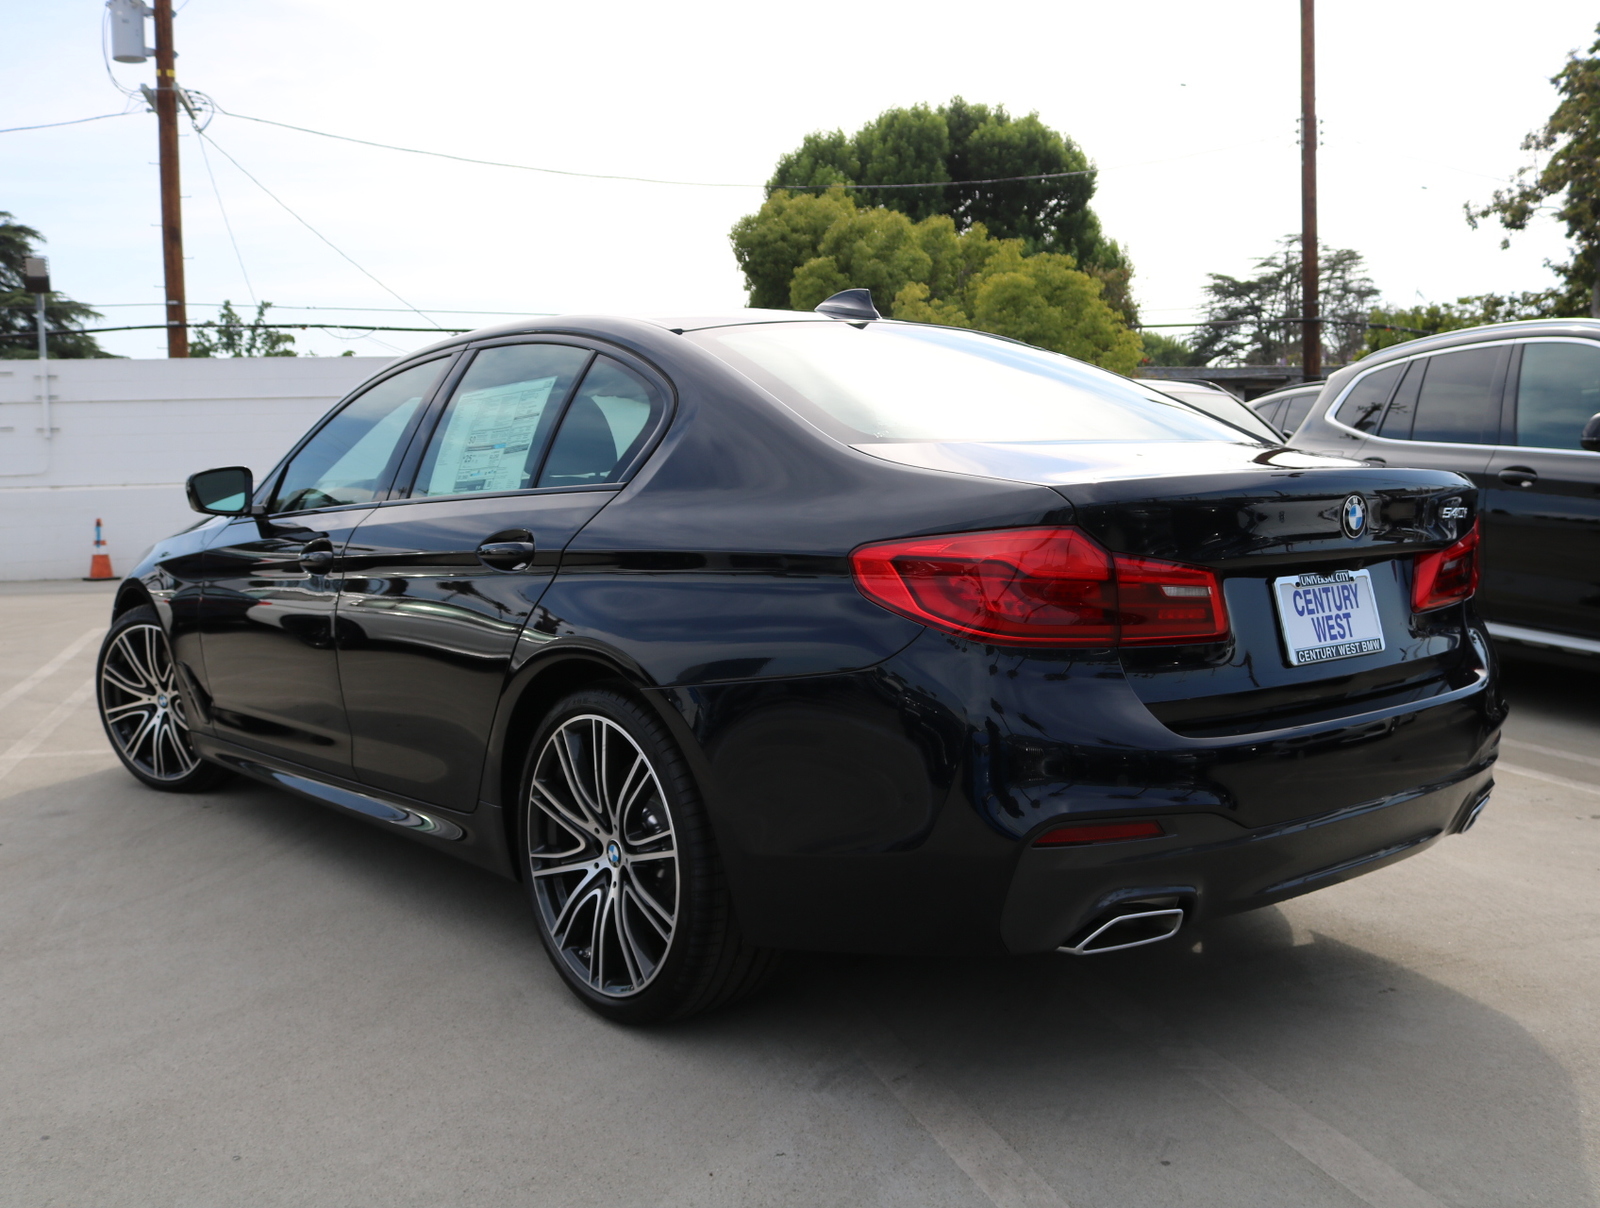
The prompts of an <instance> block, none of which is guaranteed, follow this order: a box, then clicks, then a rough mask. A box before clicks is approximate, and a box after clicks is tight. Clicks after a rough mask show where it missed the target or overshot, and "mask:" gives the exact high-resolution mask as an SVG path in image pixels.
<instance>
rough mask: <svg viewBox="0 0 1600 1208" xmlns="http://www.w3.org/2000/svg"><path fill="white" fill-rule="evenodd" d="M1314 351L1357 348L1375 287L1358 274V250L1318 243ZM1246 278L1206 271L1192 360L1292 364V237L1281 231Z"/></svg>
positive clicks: (1296, 282) (1295, 269)
mask: <svg viewBox="0 0 1600 1208" xmlns="http://www.w3.org/2000/svg"><path fill="white" fill-rule="evenodd" d="M1318 259H1319V267H1318V280H1319V281H1320V282H1321V287H1322V319H1323V323H1322V358H1323V361H1324V363H1325V364H1328V365H1343V364H1345V363H1346V362H1348V361H1349V360H1351V359H1352V358H1353V357H1354V356H1355V355H1356V354H1357V353H1358V352H1359V351H1360V350H1361V349H1362V347H1363V344H1364V340H1365V335H1366V324H1367V312H1368V311H1369V310H1371V309H1372V304H1373V301H1374V299H1376V298H1377V296H1378V287H1377V286H1376V285H1374V284H1373V283H1372V280H1371V279H1370V278H1369V277H1368V276H1367V275H1366V265H1365V263H1364V261H1363V260H1362V257H1361V253H1360V252H1357V251H1353V250H1352V249H1350V248H1322V249H1320V256H1319V257H1318ZM1256 269H1257V272H1256V275H1255V276H1254V277H1248V278H1239V277H1229V276H1227V275H1225V274H1223V273H1212V274H1211V280H1210V282H1209V283H1208V284H1207V285H1206V286H1205V291H1204V292H1205V294H1206V301H1205V316H1206V320H1207V326H1204V327H1202V328H1201V329H1200V331H1199V334H1198V335H1197V336H1196V337H1195V340H1194V363H1195V364H1197V365H1208V364H1210V363H1211V362H1213V361H1233V362H1236V363H1239V364H1244V365H1298V364H1299V363H1300V324H1299V323H1297V322H1293V321H1292V320H1295V319H1299V318H1301V317H1302V316H1301V313H1300V312H1301V310H1302V309H1303V306H1302V296H1301V282H1300V236H1298V235H1285V236H1284V237H1283V238H1282V239H1281V240H1279V241H1278V250H1277V251H1275V252H1273V253H1272V254H1271V255H1270V256H1265V257H1263V258H1262V259H1260V260H1258V261H1256Z"/></svg>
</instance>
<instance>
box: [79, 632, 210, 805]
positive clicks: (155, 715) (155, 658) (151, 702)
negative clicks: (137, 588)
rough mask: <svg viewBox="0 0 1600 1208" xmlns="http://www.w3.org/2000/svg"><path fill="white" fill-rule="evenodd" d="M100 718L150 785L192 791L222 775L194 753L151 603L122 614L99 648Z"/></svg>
mask: <svg viewBox="0 0 1600 1208" xmlns="http://www.w3.org/2000/svg"><path fill="white" fill-rule="evenodd" d="M97 680H98V683H97V687H98V694H97V695H98V697H99V704H100V720H101V722H102V723H103V724H104V725H105V729H106V734H107V736H108V737H109V738H110V739H111V746H112V748H113V749H114V750H115V751H116V753H117V755H118V757H119V758H121V760H122V762H123V765H124V766H125V767H126V768H127V769H128V770H129V771H130V772H132V773H133V774H134V775H135V776H137V777H138V778H139V779H140V780H142V781H144V782H145V783H146V784H148V785H150V786H152V787H153V788H159V789H168V790H173V791H177V792H192V791H194V790H197V789H204V788H210V787H211V786H212V785H214V784H217V783H218V782H219V781H221V780H223V779H225V778H226V776H227V773H226V771H225V770H224V769H222V768H219V767H217V766H216V765H215V764H211V763H206V762H205V761H203V760H202V759H201V758H200V757H199V756H198V755H196V754H195V750H194V743H193V742H192V741H191V739H190V735H189V721H188V718H187V716H186V715H185V713H184V702H183V683H182V681H181V680H180V678H179V676H178V668H177V665H176V664H175V663H174V662H173V660H172V648H171V646H169V645H168V643H167V634H166V631H165V630H164V629H162V627H161V620H160V618H159V617H158V616H157V615H156V612H155V610H154V609H153V608H148V607H144V608H136V609H133V610H132V611H131V612H127V613H124V614H123V615H122V616H121V617H119V618H117V621H116V623H115V624H114V625H112V627H111V632H110V633H108V634H107V635H106V639H105V643H104V645H102V646H101V648H100V663H99V669H98V672H97Z"/></svg>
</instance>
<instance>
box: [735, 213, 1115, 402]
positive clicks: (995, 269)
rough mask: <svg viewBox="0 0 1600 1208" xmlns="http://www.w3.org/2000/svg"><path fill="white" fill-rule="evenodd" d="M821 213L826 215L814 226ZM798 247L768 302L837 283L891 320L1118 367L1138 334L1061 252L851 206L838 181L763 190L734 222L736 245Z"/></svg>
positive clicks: (792, 301)
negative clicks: (981, 334)
mask: <svg viewBox="0 0 1600 1208" xmlns="http://www.w3.org/2000/svg"><path fill="white" fill-rule="evenodd" d="M824 223H826V225H823V224H824ZM808 240H812V241H814V242H812V243H811V246H810V248H809V252H810V254H809V255H807V256H806V257H805V259H804V260H803V262H802V263H800V265H799V267H797V268H795V269H794V270H793V271H792V273H791V274H790V276H789V278H788V289H787V293H786V295H785V296H783V297H782V298H781V299H780V298H776V297H774V298H771V301H769V302H768V304H769V305H771V304H772V303H775V302H776V303H781V306H782V307H783V308H787V309H793V310H810V309H812V308H813V307H815V306H816V305H817V303H819V302H821V301H822V300H823V299H824V298H827V297H829V296H830V295H832V294H835V293H838V292H839V291H840V290H842V289H851V288H860V289H868V290H871V291H872V296H873V300H874V302H875V304H876V305H877V307H878V310H879V311H880V312H882V313H883V314H886V315H889V316H890V317H892V318H896V319H906V320H910V321H912V322H918V323H941V324H944V325H946V326H951V327H970V328H975V329H977V330H980V331H990V332H994V333H996V334H997V335H1004V336H1010V337H1012V338H1013V339H1018V340H1025V341H1027V342H1028V343H1030V344H1036V345H1038V346H1039V347H1041V348H1049V349H1053V350H1054V351H1056V352H1064V353H1067V354H1068V355H1070V356H1075V357H1080V358H1082V359H1083V360H1086V361H1092V362H1094V363H1095V364H1097V365H1103V366H1105V367H1106V368H1108V369H1114V370H1116V371H1117V372H1120V373H1130V372H1132V371H1133V369H1134V368H1135V367H1136V366H1137V365H1138V364H1139V359H1140V357H1141V356H1142V351H1141V345H1140V342H1139V337H1138V336H1137V335H1136V334H1135V333H1134V332H1132V331H1130V330H1129V329H1128V326H1127V324H1126V323H1125V322H1123V318H1122V315H1121V314H1120V313H1119V312H1118V311H1117V310H1116V309H1114V308H1113V307H1112V306H1110V305H1109V304H1108V303H1107V302H1106V301H1105V299H1104V298H1103V297H1102V296H1101V295H1102V290H1103V286H1102V283H1101V282H1100V281H1099V280H1098V279H1097V278H1095V277H1092V276H1090V275H1089V274H1087V273H1084V272H1082V271H1080V270H1079V269H1078V268H1077V267H1076V265H1075V264H1074V262H1073V260H1072V257H1070V256H1067V255H1063V254H1060V253H1056V252H1037V253H1034V254H1032V255H1029V254H1028V252H1027V251H1026V249H1025V247H1024V244H1023V241H1022V240H1020V239H994V238H992V237H991V236H990V235H989V232H988V231H986V230H985V229H984V227H983V224H982V223H975V224H973V225H972V226H969V227H967V228H966V229H965V230H957V228H956V223H955V220H954V219H953V218H951V216H950V215H948V214H932V215H929V216H928V217H927V218H924V219H922V220H921V221H913V220H912V219H911V218H910V217H909V216H908V215H906V214H905V213H903V212H901V211H899V210H890V209H885V208H883V207H881V206H872V207H861V206H858V205H856V203H855V202H854V201H853V200H852V199H851V198H850V197H848V196H847V195H846V194H845V192H844V190H843V189H840V188H834V189H830V190H829V191H828V192H827V193H824V194H822V195H821V196H817V197H806V196H803V195H801V196H794V195H791V194H785V193H777V194H774V195H773V196H772V197H771V198H770V199H769V200H768V201H767V203H766V205H764V206H763V207H762V209H761V213H759V214H757V215H754V216H753V217H752V218H750V219H746V220H745V221H744V222H743V223H741V226H740V229H739V230H737V231H736V232H735V245H736V247H740V248H742V251H741V263H743V262H744V258H745V257H746V256H749V257H754V256H756V255H761V254H767V253H769V252H772V251H773V249H784V254H785V255H794V256H798V255H799V254H800V253H802V252H804V251H805V250H806V249H805V247H804V244H805V242H806V241H808Z"/></svg>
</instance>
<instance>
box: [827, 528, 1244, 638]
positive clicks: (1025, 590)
mask: <svg viewBox="0 0 1600 1208" xmlns="http://www.w3.org/2000/svg"><path fill="white" fill-rule="evenodd" d="M850 565H851V569H852V570H853V572H854V574H855V579H856V586H857V587H859V588H860V589H861V593H862V594H863V595H865V596H866V597H867V599H869V600H872V601H873V602H874V603H876V604H881V605H882V606H883V607H884V608H887V609H889V610H890V611H891V612H897V613H899V614H900V615H901V616H906V617H910V618H911V619H912V620H913V621H920V622H921V623H922V624H924V625H932V626H934V627H935V628H937V629H943V630H945V631H947V632H949V633H955V634H960V635H961V636H962V637H966V638H972V639H974V640H977V641H981V642H1002V643H1007V644H1011V645H1025V646H1116V645H1124V646H1141V645H1146V646H1148V645H1174V644H1181V643H1188V642H1216V641H1221V640H1222V639H1223V638H1225V637H1227V636H1228V614H1227V609H1226V607H1225V606H1224V604H1223V601H1222V585H1221V584H1220V583H1219V582H1218V581H1217V577H1216V575H1215V574H1213V573H1212V572H1211V571H1209V570H1207V569H1206V568H1205V567H1203V566H1185V565H1183V564H1181V563H1178V562H1162V561H1158V560H1157V559H1154V558H1133V557H1128V556H1126V555H1123V554H1113V553H1111V552H1109V551H1108V550H1106V549H1105V548H1104V547H1102V546H1101V545H1100V544H1099V543H1098V542H1096V541H1095V540H1094V539H1093V538H1092V537H1090V536H1089V535H1088V534H1087V533H1085V532H1083V531H1082V530H1080V529H1075V528H1025V529H997V530H993V531H989V532H981V533H947V534H944V535H942V536H938V537H913V538H910V539H907V540H904V541H875V542H873V543H872V544H870V545H863V546H861V547H860V548H859V549H857V550H856V551H855V552H854V553H852V554H851V555H850Z"/></svg>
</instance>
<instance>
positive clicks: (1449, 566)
mask: <svg viewBox="0 0 1600 1208" xmlns="http://www.w3.org/2000/svg"><path fill="white" fill-rule="evenodd" d="M1477 590H1478V524H1477V521H1473V524H1472V528H1471V530H1469V531H1468V533H1467V535H1466V536H1465V537H1463V538H1461V540H1460V541H1457V542H1456V543H1455V544H1454V545H1452V546H1449V547H1448V548H1446V549H1441V550H1434V551H1433V553H1431V554H1418V555H1417V557H1416V562H1415V569H1414V571H1413V573H1412V577H1411V611H1412V612H1432V611H1433V610H1434V609H1435V608H1446V607H1448V606H1449V605H1451V604H1459V603H1461V601H1463V600H1467V599H1470V598H1471V597H1472V593H1473V592H1475V591H1477Z"/></svg>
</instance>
